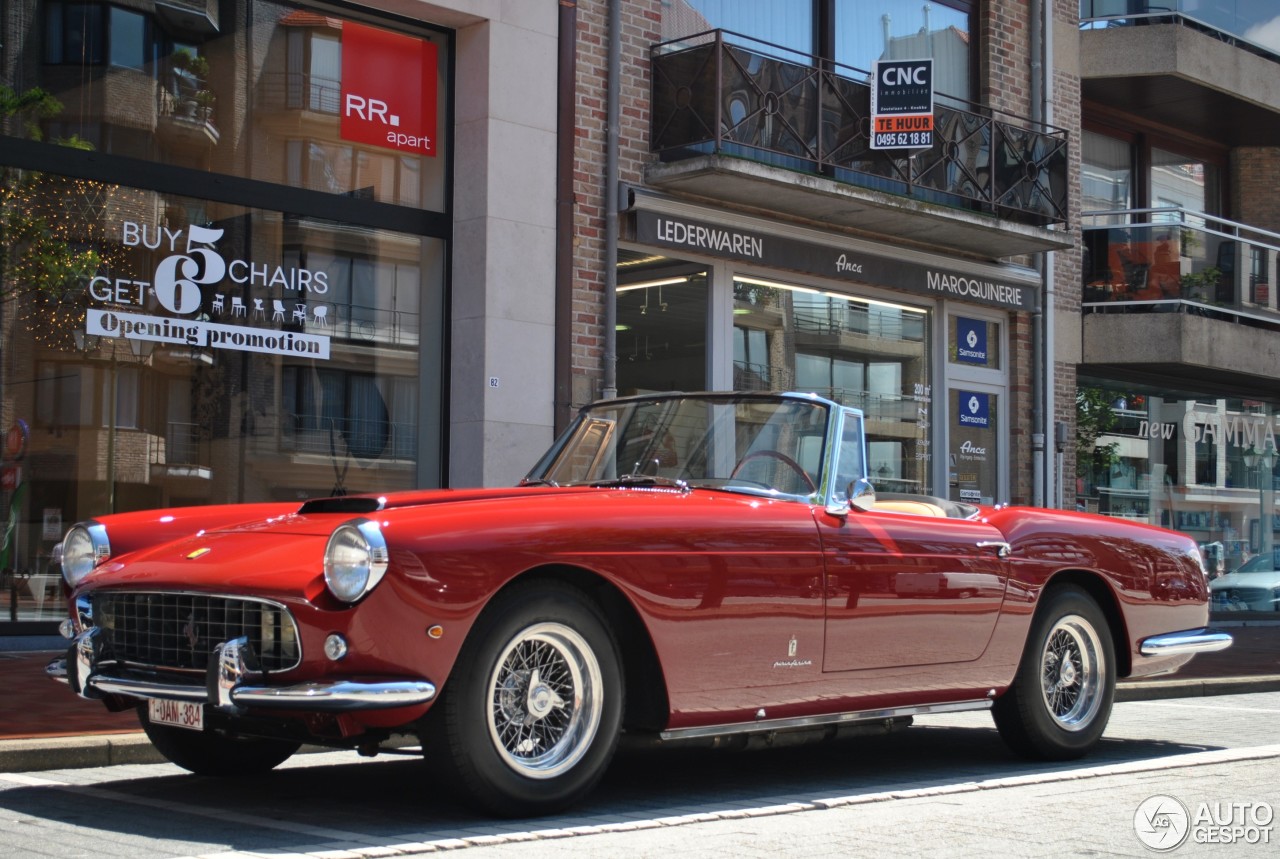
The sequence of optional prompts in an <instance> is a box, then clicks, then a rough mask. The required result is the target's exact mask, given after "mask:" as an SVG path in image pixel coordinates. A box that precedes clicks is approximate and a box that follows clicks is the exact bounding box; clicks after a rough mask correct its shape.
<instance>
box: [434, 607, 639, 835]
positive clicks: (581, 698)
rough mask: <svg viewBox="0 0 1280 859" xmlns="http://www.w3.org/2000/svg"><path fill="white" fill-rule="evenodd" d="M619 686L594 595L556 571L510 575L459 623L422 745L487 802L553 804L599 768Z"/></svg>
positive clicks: (508, 809)
mask: <svg viewBox="0 0 1280 859" xmlns="http://www.w3.org/2000/svg"><path fill="white" fill-rule="evenodd" d="M544 672H545V673H544ZM623 688H624V683H623V679H622V661H621V659H620V658H619V656H618V646H617V643H616V642H615V641H614V638H613V635H612V634H611V633H610V631H609V626H608V623H607V622H606V620H605V618H604V615H603V614H602V613H601V611H600V609H599V607H598V606H596V604H595V603H593V602H592V601H591V600H590V599H589V598H588V597H587V596H586V595H585V594H584V593H583V592H582V591H580V590H578V589H577V588H574V587H571V586H568V585H565V584H561V583H558V582H537V583H533V584H530V585H517V586H516V587H514V588H512V589H511V590H509V591H507V592H505V593H503V594H502V595H500V596H499V597H497V598H496V599H495V600H494V601H493V603H491V604H490V605H489V606H488V607H486V609H485V611H484V613H483V614H482V615H481V616H480V618H479V620H477V621H476V624H475V626H474V627H473V628H472V630H471V633H470V634H469V635H468V637H467V641H466V643H465V644H464V645H463V647H462V652H461V653H460V654H459V655H458V661H457V664H456V665H455V667H454V670H453V672H452V674H451V675H450V677H449V681H448V684H447V688H446V689H445V692H444V696H443V699H442V700H441V701H440V704H439V706H438V707H437V708H436V710H437V711H438V712H435V713H433V715H434V716H436V717H437V718H436V719H435V720H434V723H435V724H434V727H435V730H433V731H432V736H431V737H430V738H429V739H428V742H427V744H426V748H425V749H424V753H425V754H426V755H428V756H441V757H443V761H441V762H442V763H443V764H444V765H445V767H446V768H447V770H448V772H449V773H450V775H452V776H453V777H454V778H455V780H456V783H457V785H458V786H459V787H461V788H462V790H463V792H464V796H465V798H467V799H469V800H470V801H471V802H472V804H473V805H476V806H478V807H479V808H481V809H483V810H485V811H487V812H489V813H491V814H497V815H503V816H508V817H517V816H530V815H538V814H549V813H551V812H554V811H559V810H560V809H563V808H566V807H568V806H570V805H572V804H574V803H575V802H578V801H579V800H580V799H582V797H584V796H585V795H586V794H587V793H588V792H590V790H591V789H592V788H593V787H595V785H596V783H597V782H598V781H599V780H600V778H601V777H602V776H603V775H604V771H605V769H606V768H607V767H608V765H609V761H610V760H611V759H612V757H613V753H614V750H615V749H616V747H617V744H618V734H619V729H620V726H621V723H622V711H623V700H622V698H623ZM433 740H434V741H433Z"/></svg>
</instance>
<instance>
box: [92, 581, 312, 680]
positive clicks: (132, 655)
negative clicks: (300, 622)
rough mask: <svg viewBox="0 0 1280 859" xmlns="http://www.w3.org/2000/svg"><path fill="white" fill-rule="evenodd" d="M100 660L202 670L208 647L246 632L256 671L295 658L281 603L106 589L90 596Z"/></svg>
mask: <svg viewBox="0 0 1280 859" xmlns="http://www.w3.org/2000/svg"><path fill="white" fill-rule="evenodd" d="M93 622H94V625H95V626H97V627H98V628H99V629H100V630H101V632H100V633H99V635H100V636H101V638H102V641H103V651H102V658H103V659H115V660H118V661H121V662H125V663H129V664H134V665H144V666H149V667H155V668H162V669H171V670H178V671H195V672H200V673H203V672H204V671H205V670H206V669H207V668H208V667H209V662H210V661H211V660H212V659H213V648H214V647H215V646H216V645H218V644H221V643H222V642H225V641H230V640H232V639H235V638H240V637H242V636H243V637H246V638H248V640H249V645H250V647H251V648H252V652H253V654H254V655H256V656H257V662H258V666H257V667H258V668H259V669H260V670H262V671H284V670H287V669H289V668H293V667H295V666H296V665H297V664H298V662H299V661H300V657H301V654H300V650H299V647H298V628H297V626H296V625H295V624H294V621H293V616H292V615H291V614H289V611H288V609H286V608H285V607H284V606H282V605H280V604H278V603H273V602H268V601H266V600H256V599H244V598H241V597H223V596H208V595H205V594H188V593H154V592H149V593H136V592H123V591H120V592H116V591H108V592H103V593H97V594H94V595H93Z"/></svg>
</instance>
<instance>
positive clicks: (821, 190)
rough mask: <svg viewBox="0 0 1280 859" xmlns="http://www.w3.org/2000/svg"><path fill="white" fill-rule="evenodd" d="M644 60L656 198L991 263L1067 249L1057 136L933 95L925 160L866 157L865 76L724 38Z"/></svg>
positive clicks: (901, 154)
mask: <svg viewBox="0 0 1280 859" xmlns="http://www.w3.org/2000/svg"><path fill="white" fill-rule="evenodd" d="M651 59H652V63H653V78H652V86H653V93H652V109H651V112H650V116H651V129H650V149H651V151H653V152H655V153H657V155H658V156H659V159H660V160H659V162H658V163H656V164H651V165H649V168H648V169H647V170H646V174H645V178H646V181H647V182H648V184H650V185H655V186H659V187H664V188H667V189H669V190H673V191H677V192H687V193H691V194H697V195H699V196H703V197H709V198H712V199H719V200H726V201H729V202H734V203H738V204H742V205H748V206H754V207H756V208H760V209H766V210H770V211H784V212H788V213H791V214H795V215H797V216H800V217H804V218H809V219H814V220H821V221H825V222H828V223H833V224H837V225H843V226H849V227H855V228H860V229H865V230H870V231H873V232H875V233H879V234H887V235H893V236H895V237H899V238H903V239H915V240H918V241H920V242H923V243H927V244H929V245H931V246H934V247H938V246H941V247H949V248H953V249H956V250H961V251H965V252H969V253H980V254H982V255H984V256H988V257H990V258H1002V257H1008V256H1013V255H1016V254H1022V253H1033V252H1037V251H1043V250H1051V249H1055V248H1065V247H1070V242H1069V241H1067V240H1066V239H1065V237H1064V236H1063V235H1062V234H1061V233H1058V232H1055V231H1054V230H1050V229H1048V227H1049V226H1050V225H1057V224H1063V223H1065V222H1066V221H1067V188H1068V177H1067V133H1066V131H1064V130H1062V129H1057V128H1053V127H1051V126H1047V125H1044V124H1042V123H1037V122H1034V121H1032V120H1030V119H1027V118H1025V117H1018V116H1014V115H1012V114H1009V113H1005V112H1003V111H1000V110H997V109H995V108H992V107H987V106H982V105H975V104H972V103H970V102H966V101H963V100H961V99H956V98H952V97H947V96H938V97H937V98H936V99H935V105H934V122H935V132H934V143H933V145H932V146H931V147H928V148H922V149H915V150H905V149H894V150H886V149H872V147H871V144H872V140H871V111H870V101H871V88H870V87H869V86H868V84H867V83H866V80H867V78H868V74H867V73H866V72H865V71H862V70H859V69H854V68H852V67H847V66H840V65H838V64H836V63H832V62H830V61H827V60H821V59H818V58H816V57H806V56H804V55H801V54H797V53H796V52H794V51H790V50H788V49H785V48H782V47H780V46H777V45H772V44H770V43H768V42H762V41H759V40H756V39H751V38H749V37H746V36H741V35H739V34H736V33H731V32H728V31H724V30H712V31H708V32H706V33H701V34H698V35H696V36H691V37H688V38H684V39H680V40H678V41H673V42H665V43H662V44H657V45H654V46H653V47H652V49H651Z"/></svg>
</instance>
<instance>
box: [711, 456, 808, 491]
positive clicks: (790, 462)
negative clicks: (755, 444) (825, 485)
mask: <svg viewBox="0 0 1280 859" xmlns="http://www.w3.org/2000/svg"><path fill="white" fill-rule="evenodd" d="M757 457H761V458H764V459H776V460H777V461H778V462H781V463H782V464H783V465H785V466H786V467H787V468H789V469H791V470H792V471H794V472H795V473H796V474H798V475H800V479H801V480H803V481H804V483H805V486H807V487H809V491H810V492H817V491H818V486H817V484H815V483H814V482H813V478H812V477H810V476H809V474H808V472H806V471H805V470H804V469H803V468H801V467H800V463H798V462H796V461H795V460H794V459H792V458H791V457H789V456H787V455H786V454H785V453H779V452H778V451H776V450H753V451H751V453H749V454H747V455H746V456H744V457H743V458H742V459H740V460H738V464H737V465H735V466H734V467H733V471H731V472H729V478H730V479H733V478H735V477H737V476H738V472H739V471H741V470H742V467H743V466H744V465H746V464H747V463H748V462H750V461H751V460H753V459H756V458H757Z"/></svg>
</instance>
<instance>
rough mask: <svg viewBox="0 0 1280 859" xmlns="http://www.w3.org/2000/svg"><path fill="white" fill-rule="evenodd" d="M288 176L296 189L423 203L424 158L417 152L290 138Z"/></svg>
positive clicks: (287, 156)
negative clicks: (365, 147) (396, 152)
mask: <svg viewBox="0 0 1280 859" xmlns="http://www.w3.org/2000/svg"><path fill="white" fill-rule="evenodd" d="M285 177H286V181H287V182H288V183H289V184H290V185H292V186H293V187H295V188H310V189H312V190H313V191H327V192H329V193H332V194H350V195H351V196H355V197H363V198H366V199H370V200H377V201H378V202H380V203H398V204H399V205H402V206H414V207H416V206H419V205H421V203H422V159H421V158H419V157H418V156H416V155H396V154H394V153H392V152H390V151H386V152H374V151H371V150H367V149H359V148H357V147H354V146H351V145H350V144H347V143H335V142H330V141H325V140H290V141H289V142H288V143H287V144H286V145H285Z"/></svg>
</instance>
